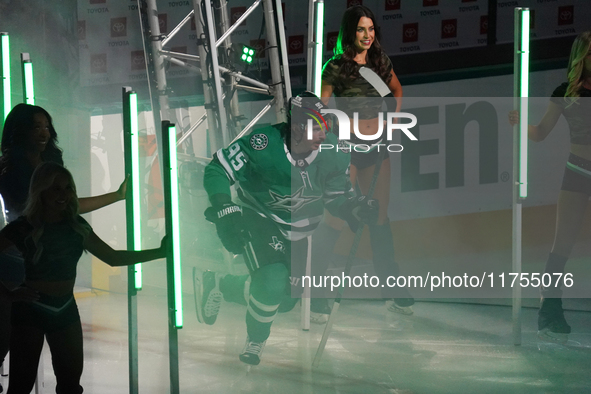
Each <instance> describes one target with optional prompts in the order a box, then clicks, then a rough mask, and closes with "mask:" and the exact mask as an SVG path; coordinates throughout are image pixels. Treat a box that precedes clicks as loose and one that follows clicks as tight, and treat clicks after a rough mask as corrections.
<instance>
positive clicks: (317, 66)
mask: <svg viewBox="0 0 591 394" xmlns="http://www.w3.org/2000/svg"><path fill="white" fill-rule="evenodd" d="M323 51H324V0H316V56H315V58H314V93H315V94H316V96H318V97H320V88H321V84H322V53H323Z"/></svg>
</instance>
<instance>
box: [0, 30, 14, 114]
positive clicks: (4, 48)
mask: <svg viewBox="0 0 591 394" xmlns="http://www.w3.org/2000/svg"><path fill="white" fill-rule="evenodd" d="M0 57H1V58H2V59H1V60H2V70H0V72H2V74H1V75H0V77H1V78H0V79H1V83H2V119H1V120H2V122H4V119H6V117H7V116H8V113H9V112H10V110H11V109H12V103H11V98H10V94H11V92H10V36H9V35H8V33H0Z"/></svg>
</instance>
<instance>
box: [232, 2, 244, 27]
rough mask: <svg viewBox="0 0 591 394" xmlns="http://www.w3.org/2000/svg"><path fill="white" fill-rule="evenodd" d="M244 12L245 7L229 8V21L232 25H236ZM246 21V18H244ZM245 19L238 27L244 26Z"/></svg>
mask: <svg viewBox="0 0 591 394" xmlns="http://www.w3.org/2000/svg"><path fill="white" fill-rule="evenodd" d="M245 12H246V7H232V8H230V20H231V21H232V25H233V24H234V23H236V21H237V20H238V18H240V17H241V16H242V14H244V13H245ZM246 19H248V18H246ZM246 19H245V20H244V22H242V23H241V24H240V26H246Z"/></svg>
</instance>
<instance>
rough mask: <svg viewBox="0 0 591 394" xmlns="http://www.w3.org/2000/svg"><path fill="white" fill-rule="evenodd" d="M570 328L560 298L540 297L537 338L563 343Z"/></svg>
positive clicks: (566, 339)
mask: <svg viewBox="0 0 591 394" xmlns="http://www.w3.org/2000/svg"><path fill="white" fill-rule="evenodd" d="M570 332H571V328H570V326H569V325H568V323H567V322H566V319H565V318H564V311H563V309H562V299H561V298H544V297H543V298H542V301H541V306H540V310H539V312H538V338H540V339H542V340H545V341H551V342H556V343H560V344H565V343H566V342H567V341H568V334H570Z"/></svg>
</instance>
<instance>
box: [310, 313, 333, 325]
mask: <svg viewBox="0 0 591 394" xmlns="http://www.w3.org/2000/svg"><path fill="white" fill-rule="evenodd" d="M328 316H329V315H327V314H324V313H316V312H310V323H314V324H326V322H328Z"/></svg>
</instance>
